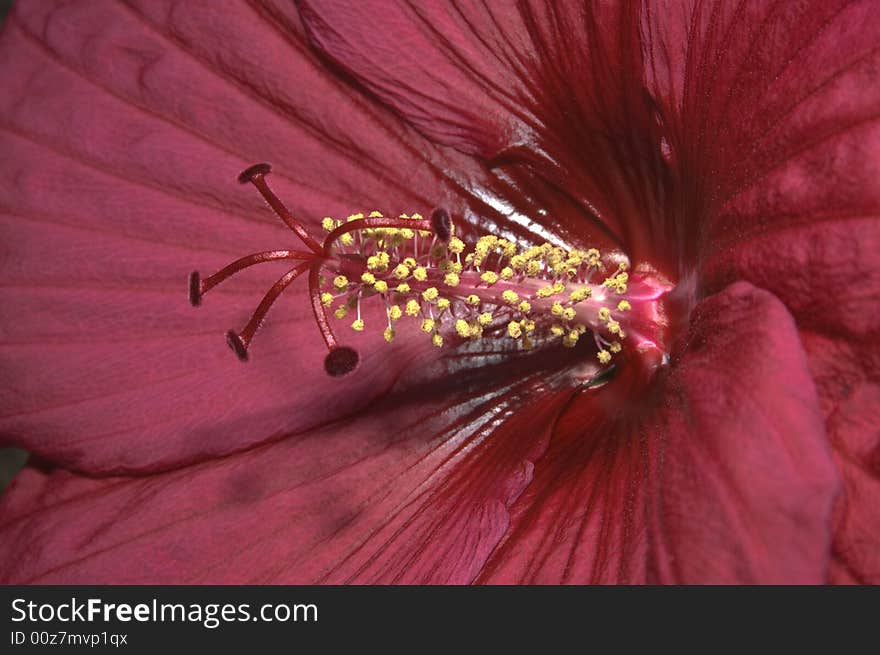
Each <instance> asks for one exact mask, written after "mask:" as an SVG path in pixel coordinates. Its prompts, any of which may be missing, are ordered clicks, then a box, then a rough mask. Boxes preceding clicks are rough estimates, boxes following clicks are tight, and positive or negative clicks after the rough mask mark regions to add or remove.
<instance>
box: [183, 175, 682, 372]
mask: <svg viewBox="0 0 880 655" xmlns="http://www.w3.org/2000/svg"><path fill="white" fill-rule="evenodd" d="M270 170H271V169H270V167H269V165H268V164H257V165H256V166H252V167H250V168H248V169H247V170H245V171H244V172H243V173H242V174H241V175H240V176H239V181H241V182H242V183H246V182H251V183H252V184H253V185H254V186H255V187H256V188H257V190H258V191H259V192H260V193H261V194H262V196H263V197H264V199H265V200H266V201H267V202H268V203H269V205H270V206H271V207H272V209H273V210H274V211H275V213H276V214H277V215H278V216H279V217H280V218H281V219H282V220H283V221H284V222H285V224H287V226H288V227H289V228H290V229H291V230H292V231H293V232H294V233H295V234H296V235H297V236H298V237H299V239H300V240H301V241H302V242H303V243H304V244H305V245H306V246H307V247H308V251H296V250H273V251H267V252H261V253H255V254H253V255H249V256H247V257H243V258H241V259H238V260H236V261H235V262H233V263H231V264H230V265H228V266H226V267H225V268H223V269H221V270H220V271H218V272H217V273H215V274H214V275H212V276H210V277H208V278H205V279H202V278H201V277H200V276H199V274H198V272H193V273H192V274H191V275H190V301H191V302H192V304H193V305H195V306H197V305H199V304H201V300H202V297H203V296H204V295H205V294H206V293H207V292H208V291H210V290H211V289H212V288H213V287H215V286H216V285H217V284H219V283H220V282H222V281H224V280H226V279H228V278H229V277H231V276H232V275H234V274H235V273H237V272H239V271H241V270H243V269H244V268H247V267H249V266H252V265H255V264H259V263H262V262H266V261H274V260H280V259H286V260H291V261H292V262H294V266H293V267H292V268H291V269H290V270H289V271H288V272H287V273H286V274H285V275H284V276H282V277H281V278H280V279H279V280H278V281H277V282H276V283H275V284H274V285H273V286H272V288H271V289H270V290H269V291H268V293H267V294H266V295H265V296H264V297H263V299H262V301H261V302H260V304H259V305H258V307H257V309H256V311H255V312H254V314H253V315H252V317H251V319H250V321H249V322H248V323H247V325H246V326H245V327H244V328H243V329H242V330H241V331H238V332H237V331H235V330H230V331H229V332H228V333H227V342H228V344H229V346H230V347H231V348H232V350H233V351H234V352H235V353H236V355H238V357H239V359H241V360H247V359H248V348H249V346H250V343H251V340H252V339H253V336H254V334H255V333H256V332H257V330H258V329H259V326H260V325H261V324H262V322H263V319H264V318H265V316H266V314H267V312H268V310H269V308H270V307H271V306H272V305H273V304H274V303H275V301H276V300H277V299H278V297H279V296H280V295H281V293H282V292H283V291H284V290H285V289H286V288H287V286H288V285H289V284H290V283H291V282H293V280H295V279H296V278H297V277H299V276H300V275H302V274H304V273H308V279H309V282H308V286H309V294H310V298H311V306H312V310H313V313H314V316H315V321H316V324H317V326H318V329H319V331H320V332H321V335H322V336H323V338H324V341H325V344H326V346H327V349H328V355H327V357H326V359H325V370H326V371H327V373H328V374H329V375H331V376H334V377H335V376H341V375H346V374H348V373H350V372H352V371H353V370H354V369H355V368H356V367H357V364H358V361H359V357H358V355H357V352H356V351H355V350H354V349H353V348H351V347H349V346H344V345H340V343H339V341H338V339H337V337H336V333H335V332H334V330H333V328H332V326H331V320H330V318H329V316H328V312H330V313H332V316H333V317H334V319H335V320H337V321H344V322H345V323H348V325H349V327H350V328H351V329H352V330H354V331H356V332H362V331H364V330H367V329H370V328H372V327H373V326H371V325H368V324H367V322H366V321H365V319H364V318H363V313H362V306H363V304H364V303H367V302H379V303H382V305H384V310H385V311H384V314H385V321H384V323H382V324H381V325H379V326H377V329H381V330H382V332H383V335H384V338H385V340H386V341H388V342H389V343H390V342H392V341H394V339H395V336H396V334H397V326H398V324H399V322H400V321H407V320H411V321H415V322H416V323H417V324H418V327H419V328H420V329H421V331H422V332H424V333H425V334H426V337H427V338H429V339H430V340H431V343H433V345H434V346H436V347H438V348H440V347H442V346H444V344H448V343H453V344H458V343H461V342H462V341H465V340H477V339H484V338H501V339H507V340H509V341H511V342H513V343H515V344H517V345H518V346H519V347H521V348H524V349H530V348H533V347H534V346H535V345H536V344H538V343H540V344H545V343H550V342H553V341H559V342H561V344H562V345H563V346H565V347H568V348H572V347H574V346H575V345H576V344H577V343H578V342H579V341H580V340H581V339H585V338H589V339H592V340H593V342H594V343H595V346H596V357H597V359H598V361H599V363H600V364H602V365H609V364H610V363H611V361H612V359H613V358H614V357H615V356H616V355H617V354H618V353H620V352H622V351H623V350H624V348H625V347H627V348H629V347H631V348H634V349H636V351H638V352H642V351H645V350H654V351H662V344H661V341H662V339H658V335H659V334H661V332H662V328H663V325H664V321H663V317H662V316H661V314H660V311H661V309H660V300H661V298H662V297H663V296H664V295H665V293H666V292H667V291H668V290H669V285H665V284H662V283H659V282H658V281H657V277H656V276H654V275H651V274H648V273H645V272H640V271H638V270H637V271H634V272H632V273H631V272H630V270H629V269H630V264H629V262H628V261H627V260H626V259H625V258H622V257H619V256H618V257H611V256H608V255H606V256H604V257H603V255H602V253H600V252H599V251H598V250H597V249H595V248H590V249H587V250H580V249H566V248H562V247H560V246H554V245H552V244H549V243H544V244H542V245H540V246H532V247H529V248H525V249H523V248H520V247H519V246H518V245H517V244H516V243H514V242H512V241H509V240H506V239H503V238H499V237H497V236H492V235H488V236H483V237H480V238H479V239H477V240H476V242H474V243H472V244H471V245H470V246H469V245H468V244H466V243H465V242H464V241H463V240H462V239H460V238H459V237H457V236H456V234H455V226H454V225H453V223H452V221H451V220H450V217H449V214H448V213H447V212H446V211H445V210H444V209H442V208H439V209H435V210H434V211H433V213H432V215H431V218H430V219H429V220H426V219H424V218H423V217H422V216H421V215H420V214H417V213H416V214H411V215H407V214H401V215H400V216H398V217H396V218H389V217H385V216H383V215H382V214H381V213H380V212H378V211H373V212H370V213H369V214H367V215H366V216H365V215H364V214H362V213H358V214H352V215H351V216H349V217H348V218H347V220H345V221H340V220H335V219H333V218H329V217H328V218H325V219H324V220H323V221H322V227H323V228H324V230H325V231H326V232H327V233H328V234H327V235H326V237H325V238H324V240H323V243H319V242H318V240H316V239H315V238H313V237H312V236H311V235H310V234H309V233H308V231H307V230H305V228H304V227H303V226H302V225H301V224H300V223H299V222H298V221H297V220H296V219H294V218H293V216H292V215H291V214H290V212H289V211H288V210H287V208H286V207H285V206H284V205H283V203H281V201H280V200H279V199H278V198H277V196H275V194H274V193H273V192H272V191H271V189H270V188H269V186H268V184H267V183H266V179H265V177H266V175H267V174H268V173H269V171H270Z"/></svg>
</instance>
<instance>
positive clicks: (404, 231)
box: [398, 227, 416, 240]
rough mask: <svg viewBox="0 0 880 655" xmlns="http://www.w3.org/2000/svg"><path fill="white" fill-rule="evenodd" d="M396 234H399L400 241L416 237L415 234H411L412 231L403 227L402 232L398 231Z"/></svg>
mask: <svg viewBox="0 0 880 655" xmlns="http://www.w3.org/2000/svg"><path fill="white" fill-rule="evenodd" d="M398 234H400V238H401V239H404V240H409V239H412V238H413V237H414V236H415V235H416V233H415V232H413V231H412V230H411V229H409V228H408V227H405V228H403V229H402V230H399V231H398Z"/></svg>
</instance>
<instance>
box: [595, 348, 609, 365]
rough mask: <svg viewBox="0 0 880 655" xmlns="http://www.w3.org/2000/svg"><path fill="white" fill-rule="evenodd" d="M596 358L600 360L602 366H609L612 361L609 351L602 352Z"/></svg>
mask: <svg viewBox="0 0 880 655" xmlns="http://www.w3.org/2000/svg"><path fill="white" fill-rule="evenodd" d="M596 357H597V358H598V359H599V363H600V364H607V363H608V362H610V361H611V353H610V352H608V351H607V350H600V351H599V352H597V353H596Z"/></svg>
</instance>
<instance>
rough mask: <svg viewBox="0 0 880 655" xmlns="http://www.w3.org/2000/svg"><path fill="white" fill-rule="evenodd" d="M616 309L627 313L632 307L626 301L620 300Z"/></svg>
mask: <svg viewBox="0 0 880 655" xmlns="http://www.w3.org/2000/svg"><path fill="white" fill-rule="evenodd" d="M617 309H619V310H620V311H622V312H627V311H629V310H630V309H632V305H630V304H629V301H627V300H621V301H620V302H619V303H617Z"/></svg>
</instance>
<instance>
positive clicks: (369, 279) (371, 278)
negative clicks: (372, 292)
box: [361, 271, 376, 286]
mask: <svg viewBox="0 0 880 655" xmlns="http://www.w3.org/2000/svg"><path fill="white" fill-rule="evenodd" d="M361 282H363V283H364V284H366V285H367V286H372V285H374V284H376V276H375V275H373V274H372V273H370V272H369V271H367V272H366V273H363V274H362V275H361Z"/></svg>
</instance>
